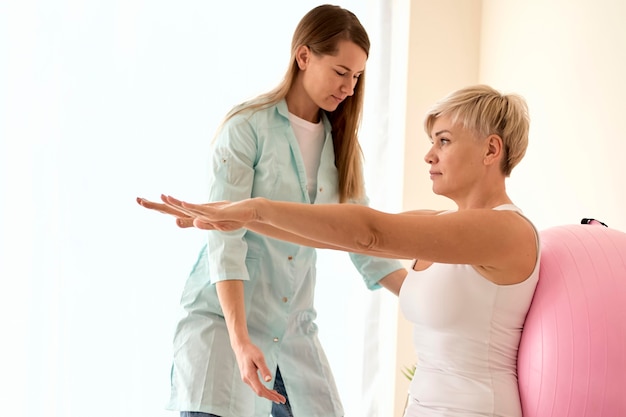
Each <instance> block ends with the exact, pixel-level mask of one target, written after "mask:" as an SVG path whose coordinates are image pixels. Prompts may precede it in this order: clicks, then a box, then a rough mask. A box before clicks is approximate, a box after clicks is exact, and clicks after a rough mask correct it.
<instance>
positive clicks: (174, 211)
mask: <svg viewBox="0 0 626 417" xmlns="http://www.w3.org/2000/svg"><path fill="white" fill-rule="evenodd" d="M170 199H171V201H172V202H174V201H175V202H177V203H180V202H179V201H178V200H176V199H173V198H171V197H170ZM164 201H166V202H165V203H156V202H152V201H149V200H146V199H144V198H137V203H138V204H139V205H141V206H143V207H145V208H148V209H151V210H155V211H158V212H161V213H164V214H169V215H171V216H174V217H176V224H177V225H178V226H179V227H181V228H189V227H194V217H193V216H191V215H189V214H185V213H183V212H181V211H180V210H181V209H180V207H179V206H177V205H172V204H171V202H167V199H164ZM215 204H226V203H215ZM437 213H438V212H437V211H432V210H420V211H416V212H410V213H409V214H414V215H432V214H437ZM248 226H249V227H248V228H249V229H250V230H253V231H255V232H257V233H260V234H263V235H266V236H270V237H273V238H275V239H280V240H285V241H288V242H292V243H296V244H299V245H303V246H310V247H316V248H324V249H335V250H343V248H342V247H339V246H337V245H332V244H328V243H322V242H319V241H315V240H312V239H308V238H305V237H303V236H300V235H297V234H295V233H290V232H288V231H286V230H283V229H280V228H277V227H274V226H272V225H270V224H265V223H259V222H257V223H255V224H254V225H252V224H250V225H248ZM241 227H243V226H242V224H240V223H237V222H234V223H233V224H232V227H227V226H225V225H223V227H222V228H221V229H222V230H225V229H230V230H234V229H239V228H241ZM204 228H205V229H206V228H207V227H204ZM209 228H211V229H212V228H213V227H209ZM406 275H407V271H406V270H405V269H399V270H397V271H394V272H392V273H390V274H387V275H386V276H385V277H383V278H382V279H381V280H380V281H379V282H378V283H379V284H380V285H381V286H383V287H384V288H386V289H387V290H389V291H391V292H392V293H393V294H395V295H398V294H399V293H400V287H402V283H403V282H404V279H405V278H406ZM218 296H220V292H219V287H218ZM221 300H222V297H221V296H220V301H221ZM228 329H229V334H233V333H231V327H230V326H229V328H228ZM232 342H233V340H232V337H231V344H232ZM233 349H234V346H233ZM242 376H243V373H242Z"/></svg>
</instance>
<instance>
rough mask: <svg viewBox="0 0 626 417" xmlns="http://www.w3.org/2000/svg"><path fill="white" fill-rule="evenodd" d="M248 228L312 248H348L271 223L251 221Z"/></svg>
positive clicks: (247, 225)
mask: <svg viewBox="0 0 626 417" xmlns="http://www.w3.org/2000/svg"><path fill="white" fill-rule="evenodd" d="M246 229H248V230H251V231H253V232H256V233H259V234H262V235H264V236H268V237H271V238H274V239H279V240H283V241H286V242H291V243H295V244H297V245H302V246H309V247H312V248H320V249H334V250H345V249H346V248H344V247H341V246H338V245H334V244H332V243H328V242H321V241H318V240H313V239H310V238H309V237H305V236H301V235H298V234H295V233H291V232H289V231H287V230H284V229H280V228H278V227H275V226H273V225H271V224H269V223H262V222H250V223H248V224H246Z"/></svg>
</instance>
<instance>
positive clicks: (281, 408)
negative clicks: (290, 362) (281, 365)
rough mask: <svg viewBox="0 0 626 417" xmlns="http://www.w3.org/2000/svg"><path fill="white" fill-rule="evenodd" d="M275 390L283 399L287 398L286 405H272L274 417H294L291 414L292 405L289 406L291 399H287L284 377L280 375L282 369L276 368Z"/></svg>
mask: <svg viewBox="0 0 626 417" xmlns="http://www.w3.org/2000/svg"><path fill="white" fill-rule="evenodd" d="M274 389H275V390H276V391H278V393H279V394H281V395H282V396H283V397H285V400H286V401H285V404H277V403H272V417H293V413H292V412H291V405H290V404H289V397H287V390H286V389H285V383H284V382H283V377H282V375H281V374H280V369H278V368H276V378H274Z"/></svg>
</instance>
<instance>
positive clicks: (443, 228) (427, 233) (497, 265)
mask: <svg viewBox="0 0 626 417" xmlns="http://www.w3.org/2000/svg"><path fill="white" fill-rule="evenodd" d="M163 201H164V202H165V203H167V204H168V205H170V206H171V207H173V208H176V209H178V210H180V211H181V212H182V213H185V214H187V215H189V216H191V217H194V218H195V220H194V225H195V226H196V227H199V228H203V229H217V230H235V229H238V228H241V227H245V228H247V229H250V230H257V231H259V232H260V233H263V230H262V227H263V226H262V225H269V226H272V227H273V228H275V229H280V230H284V231H286V232H288V233H290V234H292V235H297V236H299V237H303V238H306V239H309V240H311V241H313V242H318V243H319V245H315V246H317V247H334V248H338V249H340V250H344V251H349V252H356V253H363V254H367V255H374V256H380V257H388V258H396V259H416V258H417V259H424V260H429V261H432V262H439V263H458V264H470V265H477V266H481V267H484V268H486V269H488V268H493V269H507V270H510V269H517V268H518V267H519V268H520V269H528V267H529V266H530V267H532V266H533V265H534V262H535V259H536V245H535V235H534V229H533V228H532V226H531V225H530V223H529V222H528V221H526V220H525V219H524V218H523V217H522V216H520V215H519V214H518V213H516V212H513V211H510V210H491V209H468V210H462V211H458V212H454V213H449V214H445V215H440V216H434V215H415V214H414V213H402V214H389V213H384V212H381V211H378V210H374V209H372V208H369V207H365V206H359V205H354V204H328V205H310V204H298V203H289V202H282V201H270V200H266V199H262V198H254V199H248V200H243V201H239V202H235V203H224V202H222V203H209V204H202V205H196V204H191V203H185V202H181V201H178V200H176V199H174V198H172V197H166V196H163ZM522 275H523V274H522Z"/></svg>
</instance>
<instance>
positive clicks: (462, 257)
mask: <svg viewBox="0 0 626 417" xmlns="http://www.w3.org/2000/svg"><path fill="white" fill-rule="evenodd" d="M424 126H425V130H426V132H427V134H428V136H429V137H430V140H431V143H432V146H431V148H430V150H429V151H428V152H427V153H426V155H425V157H424V159H425V161H426V163H427V164H428V166H429V175H430V178H431V180H432V189H433V192H434V193H435V194H438V195H442V196H445V197H448V198H449V199H451V200H452V201H454V203H455V204H456V206H457V208H456V209H454V210H450V211H443V212H442V211H433V210H418V211H410V212H405V213H398V214H390V213H384V212H381V211H377V210H374V209H372V208H368V207H365V206H360V205H353V204H326V205H311V204H300V203H288V202H281V201H270V200H267V199H263V198H251V199H247V200H243V201H238V202H232V203H231V202H217V203H209V204H192V203H187V202H182V201H180V200H177V199H175V198H173V197H169V196H162V201H163V202H162V203H155V202H150V201H147V200H145V199H138V202H139V203H140V204H141V205H143V206H145V207H148V208H152V209H156V210H159V211H161V212H164V213H167V214H171V215H173V216H175V217H176V218H177V223H178V225H179V226H180V227H190V226H195V227H197V228H200V229H207V230H222V231H232V230H236V229H240V228H244V229H247V230H249V231H250V232H252V233H259V234H263V235H267V236H269V237H273V238H276V239H281V240H285V241H289V242H293V243H297V244H301V245H307V246H312V247H317V248H330V249H335V250H341V251H349V252H355V253H361V254H366V255H374V256H378V257H386V258H397V259H414V260H415V261H414V262H413V267H412V269H411V271H410V272H409V274H408V276H407V277H406V279H404V280H398V282H397V283H396V285H395V286H394V287H391V288H389V289H390V290H391V291H392V292H395V293H399V297H400V306H401V309H402V312H403V314H404V315H405V316H406V318H407V319H408V320H410V321H411V322H412V323H413V325H414V345H415V351H416V353H417V357H418V362H417V367H416V370H415V375H414V378H413V380H412V382H411V385H410V389H409V402H408V405H407V408H406V411H405V417H417V416H419V417H425V416H426V417H429V416H433V417H434V416H438V417H443V416H447V417H456V416H458V417H460V416H463V417H466V416H470V415H471V416H498V417H505V416H506V417H520V416H521V406H520V399H519V393H518V384H517V375H516V358H517V349H518V345H519V341H520V336H521V332H522V326H523V323H524V319H525V317H526V313H527V311H528V309H529V306H530V302H531V299H532V296H533V293H534V290H535V286H536V284H537V279H538V274H539V241H538V234H537V231H536V229H535V227H534V226H533V224H532V223H531V222H530V221H529V220H528V219H527V218H526V217H525V216H524V215H523V214H522V212H521V210H520V209H519V208H518V207H517V206H515V205H514V204H513V202H512V200H511V199H510V198H509V196H508V194H507V191H506V185H505V180H506V178H507V177H509V176H510V174H511V171H512V169H513V168H514V167H515V166H516V165H517V164H518V163H519V162H520V160H521V159H522V158H523V156H524V154H525V151H526V147H527V144H528V129H529V117H528V110H527V106H526V103H525V101H524V100H523V99H522V98H521V97H520V96H517V95H512V94H502V93H500V92H498V91H497V90H494V89H493V88H491V87H489V86H485V85H477V86H472V87H468V88H464V89H461V90H458V91H456V92H453V93H452V94H450V95H449V96H447V97H445V98H444V99H442V100H441V101H439V102H438V103H436V104H435V105H434V106H433V107H432V109H431V110H430V111H429V112H428V113H427V115H426V118H425V122H424Z"/></svg>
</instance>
